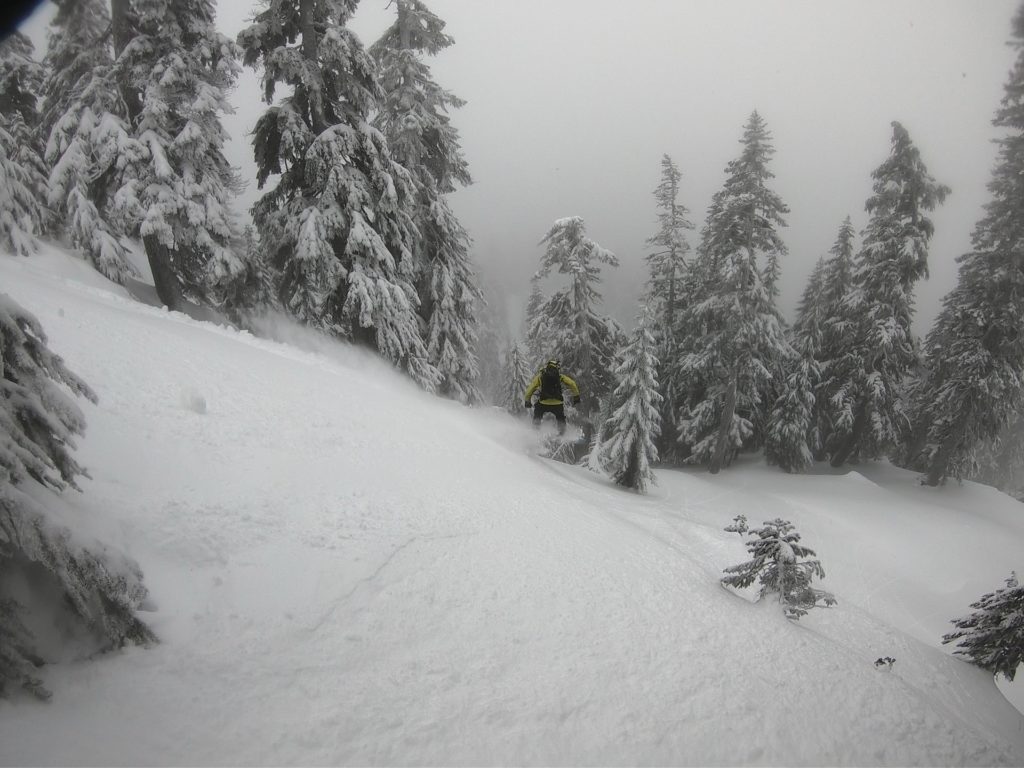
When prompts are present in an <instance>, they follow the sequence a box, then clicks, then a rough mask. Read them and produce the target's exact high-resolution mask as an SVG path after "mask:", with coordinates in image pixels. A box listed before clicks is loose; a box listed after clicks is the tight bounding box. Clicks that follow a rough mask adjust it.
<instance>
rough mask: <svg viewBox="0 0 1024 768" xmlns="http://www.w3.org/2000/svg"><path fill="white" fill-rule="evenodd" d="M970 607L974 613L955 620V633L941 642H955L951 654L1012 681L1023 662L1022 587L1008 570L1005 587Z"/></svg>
mask: <svg viewBox="0 0 1024 768" xmlns="http://www.w3.org/2000/svg"><path fill="white" fill-rule="evenodd" d="M971 607H972V608H975V609H976V610H975V611H974V613H972V614H971V615H969V616H964V617H963V618H961V619H954V620H953V624H954V625H955V626H956V628H957V629H956V631H955V632H950V633H949V634H948V635H945V636H943V638H942V642H943V643H952V642H956V643H957V648H956V650H955V651H954V653H956V654H959V655H961V656H966V657H968V659H969V660H970V662H971V663H972V664H975V665H977V666H979V667H981V668H982V669H987V670H988V671H989V672H991V673H992V674H993V675H999V674H1001V675H1003V677H1005V678H1006V679H1007V680H1009V681H1011V682H1012V681H1013V678H1014V675H1015V674H1016V672H1017V667H1018V666H1020V664H1021V662H1024V585H1021V583H1020V582H1019V581H1018V580H1017V574H1016V572H1013V571H1011V572H1010V578H1008V579H1007V580H1006V586H1005V587H1002V588H1000V589H997V590H996V591H995V592H990V593H988V594H987V595H983V596H982V597H981V599H979V600H978V601H977V602H976V603H971Z"/></svg>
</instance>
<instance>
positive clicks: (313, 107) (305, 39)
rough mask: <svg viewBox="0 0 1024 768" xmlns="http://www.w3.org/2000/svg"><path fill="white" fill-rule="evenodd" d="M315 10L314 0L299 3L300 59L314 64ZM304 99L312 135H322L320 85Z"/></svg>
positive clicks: (315, 43)
mask: <svg viewBox="0 0 1024 768" xmlns="http://www.w3.org/2000/svg"><path fill="white" fill-rule="evenodd" d="M315 10H316V0H301V1H300V3H299V29H301V30H302V58H304V59H305V60H306V61H309V62H313V63H314V64H315V63H316V60H317V48H319V47H320V39H319V36H318V35H317V33H316V27H315V26H314V24H313V14H314V11H315ZM312 69H313V71H315V72H319V71H320V68H319V67H316V66H314V67H313V68H312ZM306 98H308V99H309V119H310V121H311V122H312V126H311V127H312V128H313V133H314V134H315V135H318V134H320V133H323V130H324V129H325V128H326V127H327V121H326V119H324V106H323V94H322V93H321V83H319V82H318V83H317V84H316V85H315V86H313V87H311V88H309V89H308V91H307V93H306Z"/></svg>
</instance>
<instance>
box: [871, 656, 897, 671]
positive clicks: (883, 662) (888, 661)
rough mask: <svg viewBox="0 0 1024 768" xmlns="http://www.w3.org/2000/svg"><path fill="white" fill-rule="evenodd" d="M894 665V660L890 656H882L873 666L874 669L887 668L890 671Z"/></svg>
mask: <svg viewBox="0 0 1024 768" xmlns="http://www.w3.org/2000/svg"><path fill="white" fill-rule="evenodd" d="M895 663H896V659H894V658H893V657H892V656H883V657H882V658H880V659H877V660H876V661H875V666H876V667H888V668H889V669H890V670H891V669H892V665H893V664H895Z"/></svg>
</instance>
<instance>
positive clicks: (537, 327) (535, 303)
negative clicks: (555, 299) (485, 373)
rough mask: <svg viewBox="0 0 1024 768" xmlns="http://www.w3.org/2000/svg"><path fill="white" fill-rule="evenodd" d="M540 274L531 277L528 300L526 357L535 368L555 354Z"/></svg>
mask: <svg viewBox="0 0 1024 768" xmlns="http://www.w3.org/2000/svg"><path fill="white" fill-rule="evenodd" d="M540 283H541V278H540V275H539V274H537V273H535V274H534V275H533V276H532V277H531V278H530V297H529V299H527V302H526V322H525V325H526V329H525V331H526V358H527V360H528V361H529V363H530V365H531V366H532V367H533V368H535V369H536V368H540V367H541V366H542V365H543V364H544V361H545V359H547V358H549V357H551V356H552V354H553V352H554V351H553V350H551V349H549V347H550V337H551V330H550V328H549V327H548V325H549V318H548V317H547V315H545V313H544V305H545V303H546V301H547V300H546V298H545V297H544V292H543V291H542V290H541V286H540Z"/></svg>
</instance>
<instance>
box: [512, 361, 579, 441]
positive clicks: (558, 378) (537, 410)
mask: <svg viewBox="0 0 1024 768" xmlns="http://www.w3.org/2000/svg"><path fill="white" fill-rule="evenodd" d="M563 385H564V386H566V387H568V388H569V389H570V390H572V404H573V405H578V404H579V402H580V388H579V387H578V386H576V382H575V381H573V380H572V379H570V378H569V377H568V376H566V375H565V374H564V373H562V372H561V370H559V367H558V361H557V360H548V362H547V365H545V366H544V367H543V368H541V369H540V372H539V373H538V374H537V375H536V376H534V377H533V381H531V382H530V386H528V387H527V388H526V395H525V398H526V407H527V408H532V409H533V426H535V427H539V426H540V422H541V420H542V419H543V418H544V414H545V413H553V414H554V415H555V421H557V422H558V434H560V435H561V434H564V433H565V404H564V403H563V401H562V386H563ZM538 389H540V397H539V398H538V399H537V404H536V405H534V404H533V393H534V392H536V391H537V390H538Z"/></svg>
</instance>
